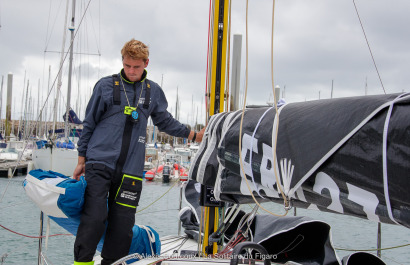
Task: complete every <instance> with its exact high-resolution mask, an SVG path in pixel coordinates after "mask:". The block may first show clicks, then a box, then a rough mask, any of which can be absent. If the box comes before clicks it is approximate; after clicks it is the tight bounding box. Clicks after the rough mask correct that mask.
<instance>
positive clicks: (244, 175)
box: [239, 0, 288, 217]
mask: <svg viewBox="0 0 410 265" xmlns="http://www.w3.org/2000/svg"><path fill="white" fill-rule="evenodd" d="M248 4H249V0H246V23H245V24H246V71H245V73H246V78H245V97H244V101H243V109H242V115H241V124H240V126H239V163H240V166H241V173H242V174H243V178H244V179H245V182H246V186H247V187H248V190H249V193H250V194H251V196H252V198H253V200H254V201H255V203H256V204H257V205H258V206H259V207H260V208H261V209H262V210H264V211H265V212H267V213H269V214H271V215H274V216H279V217H280V216H285V215H286V214H287V213H288V209H287V208H285V211H286V212H285V213H284V214H282V215H279V214H276V213H273V212H271V211H269V210H267V209H265V208H264V207H262V206H261V205H260V204H259V202H258V201H257V200H256V198H255V196H254V195H253V192H252V190H251V187H250V185H249V181H248V179H247V178H246V174H245V170H244V166H243V162H242V151H241V150H242V137H241V136H242V127H243V117H244V115H245V108H246V95H247V92H248ZM274 9H275V1H273V9H272V25H273V21H274ZM272 39H273V26H272ZM272 46H273V41H272ZM272 50H273V47H272ZM272 80H273V73H272ZM272 83H273V81H272ZM273 89H274V88H273ZM274 94H275V93H274ZM275 108H276V115H277V113H278V111H277V106H275ZM274 150H276V146H275V148H273V152H274V154H275V151H274ZM251 152H252V150H251ZM274 157H275V156H274ZM273 164H274V165H276V163H273ZM275 177H276V185H277V187H278V189H279V190H280V193H281V194H282V197H283V199H284V201H285V205H287V203H288V202H287V199H286V196H285V195H284V193H283V190H282V188H281V186H280V183H279V181H278V176H277V171H276V167H275Z"/></svg>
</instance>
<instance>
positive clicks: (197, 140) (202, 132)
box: [195, 126, 206, 143]
mask: <svg viewBox="0 0 410 265" xmlns="http://www.w3.org/2000/svg"><path fill="white" fill-rule="evenodd" d="M205 129H206V126H205V127H204V128H202V129H201V130H200V131H199V132H197V133H196V139H195V142H198V143H200V142H202V137H204V133H205Z"/></svg>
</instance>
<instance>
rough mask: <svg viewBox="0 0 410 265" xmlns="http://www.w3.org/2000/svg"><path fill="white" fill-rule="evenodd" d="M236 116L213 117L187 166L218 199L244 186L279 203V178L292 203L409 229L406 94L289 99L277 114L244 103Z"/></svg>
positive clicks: (231, 197)
mask: <svg viewBox="0 0 410 265" xmlns="http://www.w3.org/2000/svg"><path fill="white" fill-rule="evenodd" d="M241 118H242V111H236V112H225V113H220V114H217V115H214V116H212V117H211V119H210V121H209V123H208V126H207V128H206V132H205V135H204V138H203V140H202V143H201V145H200V148H199V151H198V153H197V154H196V156H195V158H194V161H193V163H192V165H191V168H190V172H189V173H190V174H189V175H190V178H191V179H193V180H196V181H198V182H200V183H201V184H204V185H207V186H212V187H214V194H215V195H216V198H217V199H220V200H223V201H227V202H234V203H249V202H253V198H252V197H251V193H250V191H251V192H252V193H253V195H254V196H255V198H256V199H257V200H258V201H259V202H265V201H272V202H277V203H283V199H282V196H281V194H280V191H278V186H277V180H279V183H280V187H282V190H283V192H284V194H285V195H286V197H288V198H289V199H290V201H291V203H292V204H293V205H294V206H296V207H302V208H309V209H319V210H321V211H328V212H334V213H340V214H347V215H353V216H357V217H362V218H367V219H371V220H374V221H378V222H384V223H395V224H401V225H403V226H406V227H410V193H409V192H408V191H409V186H410V185H409V183H410V182H409V177H410V94H408V93H405V94H390V95H374V96H363V97H349V98H338V99H323V100H317V101H308V102H299V103H289V104H285V105H283V106H282V107H280V108H279V109H278V115H276V111H275V108H271V107H263V108H254V109H246V110H245V113H244V116H243V122H242V125H241ZM241 126H242V130H241ZM240 131H241V132H242V133H241V139H242V140H241V152H239V133H240ZM272 142H273V143H274V144H273V145H272ZM275 143H276V144H275ZM272 146H273V148H272ZM274 152H275V156H274ZM240 157H241V160H242V165H243V167H241V163H240ZM244 173H245V175H246V179H245V178H244Z"/></svg>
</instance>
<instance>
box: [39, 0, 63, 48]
mask: <svg viewBox="0 0 410 265" xmlns="http://www.w3.org/2000/svg"><path fill="white" fill-rule="evenodd" d="M51 2H52V1H51V0H50V8H49V10H48V20H47V31H46V41H45V47H44V52H45V51H46V50H47V47H48V44H49V43H50V40H51V34H52V32H53V31H54V27H55V25H56V21H57V19H58V18H59V17H60V16H59V15H58V13H59V12H57V14H56V16H55V18H54V23H53V27H52V28H51V31H50V34H49V31H48V30H49V26H50V14H51ZM62 3H63V1H60V5H59V6H58V9H57V10H60V8H61V5H62ZM67 5H68V0H67Z"/></svg>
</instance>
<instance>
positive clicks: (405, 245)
mask: <svg viewBox="0 0 410 265" xmlns="http://www.w3.org/2000/svg"><path fill="white" fill-rule="evenodd" d="M408 246H410V244H404V245H398V246H393V247H387V248H373V249H349V248H335V249H336V250H343V251H355V252H356V251H358V252H366V251H377V250H389V249H395V248H402V247H408Z"/></svg>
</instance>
